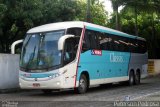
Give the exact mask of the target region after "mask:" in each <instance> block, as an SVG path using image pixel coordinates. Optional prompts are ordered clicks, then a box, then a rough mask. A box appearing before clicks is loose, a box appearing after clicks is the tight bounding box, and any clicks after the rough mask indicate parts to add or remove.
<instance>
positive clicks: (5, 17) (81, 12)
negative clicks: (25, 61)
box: [0, 0, 107, 53]
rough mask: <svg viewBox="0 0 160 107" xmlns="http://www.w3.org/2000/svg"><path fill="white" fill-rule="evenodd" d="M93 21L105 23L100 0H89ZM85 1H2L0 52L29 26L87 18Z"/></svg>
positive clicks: (5, 50)
mask: <svg viewBox="0 0 160 107" xmlns="http://www.w3.org/2000/svg"><path fill="white" fill-rule="evenodd" d="M91 1H92V2H91V15H92V22H93V23H96V24H101V25H106V22H107V21H106V20H107V17H106V15H107V13H106V12H105V11H104V6H103V5H102V3H101V2H99V0H91ZM86 5H87V4H86V2H85V0H1V1H0V52H1V53H10V45H11V44H12V43H13V42H14V41H16V40H18V39H23V38H24V36H25V33H26V31H27V30H28V29H30V28H32V27H35V26H39V25H42V24H47V23H54V22H61V21H72V20H80V21H85V20H86Z"/></svg>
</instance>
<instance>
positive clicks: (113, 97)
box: [0, 76, 160, 107]
mask: <svg viewBox="0 0 160 107" xmlns="http://www.w3.org/2000/svg"><path fill="white" fill-rule="evenodd" d="M159 91H160V76H156V77H149V78H147V79H143V80H142V83H141V84H140V85H137V86H132V87H130V86H125V85H123V84H114V85H112V86H110V85H108V86H103V87H102V86H101V87H94V88H91V89H89V91H88V92H87V93H86V94H75V93H74V91H72V90H69V91H62V92H53V93H52V94H50V95H45V94H43V93H42V92H41V91H37V90H36V91H35V90H33V91H23V92H16V93H7V94H0V101H2V102H1V104H0V106H2V107H7V105H12V107H13V105H14V107H35V106H36V107H75V106H76V107H106V106H113V105H114V104H115V101H128V100H131V101H140V100H141V101H144V97H146V96H148V95H152V94H156V92H159ZM153 100H154V99H153ZM145 101H146V100H145ZM149 101H152V99H150V100H149ZM154 101H160V99H156V100H154Z"/></svg>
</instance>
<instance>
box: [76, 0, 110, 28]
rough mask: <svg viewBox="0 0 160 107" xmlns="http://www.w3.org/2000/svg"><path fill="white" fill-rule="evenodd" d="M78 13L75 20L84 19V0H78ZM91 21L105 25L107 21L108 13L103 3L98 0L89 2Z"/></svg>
mask: <svg viewBox="0 0 160 107" xmlns="http://www.w3.org/2000/svg"><path fill="white" fill-rule="evenodd" d="M77 3H78V4H79V9H80V10H81V11H80V13H79V14H78V15H77V16H76V18H75V20H80V21H86V11H87V2H86V0H78V1H77ZM90 15H91V19H90V22H91V23H95V24H99V25H103V26H106V25H107V21H108V13H107V12H106V11H105V9H104V5H103V3H102V2H100V1H99V0H91V4H90Z"/></svg>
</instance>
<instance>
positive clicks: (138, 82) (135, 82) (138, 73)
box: [134, 71, 141, 85]
mask: <svg viewBox="0 0 160 107" xmlns="http://www.w3.org/2000/svg"><path fill="white" fill-rule="evenodd" d="M140 79H141V74H140V72H139V71H137V72H136V74H135V80H134V84H135V85H138V84H140Z"/></svg>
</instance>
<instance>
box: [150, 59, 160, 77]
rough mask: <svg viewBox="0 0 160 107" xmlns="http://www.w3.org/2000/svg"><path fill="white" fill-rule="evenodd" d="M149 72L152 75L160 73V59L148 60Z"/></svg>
mask: <svg viewBox="0 0 160 107" xmlns="http://www.w3.org/2000/svg"><path fill="white" fill-rule="evenodd" d="M148 72H149V74H150V75H156V74H160V59H149V60H148Z"/></svg>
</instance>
